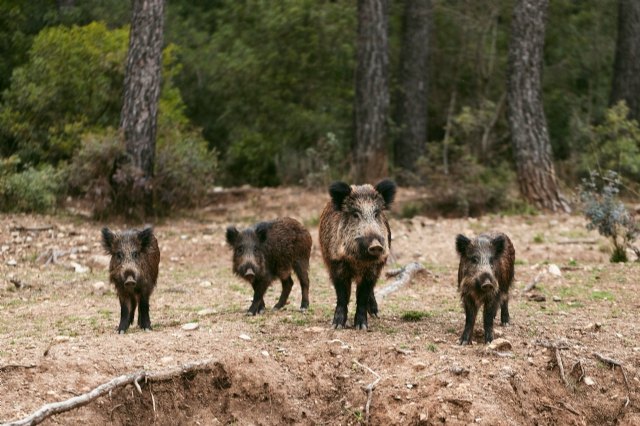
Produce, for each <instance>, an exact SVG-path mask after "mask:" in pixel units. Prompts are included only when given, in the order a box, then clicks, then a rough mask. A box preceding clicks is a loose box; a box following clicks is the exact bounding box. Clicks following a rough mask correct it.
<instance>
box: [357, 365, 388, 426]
mask: <svg viewBox="0 0 640 426" xmlns="http://www.w3.org/2000/svg"><path fill="white" fill-rule="evenodd" d="M353 363H354V364H356V365H357V366H359V367H361V368H364V369H365V370H368V371H369V372H370V373H371V374H373V375H374V376H376V379H375V380H374V381H373V382H371V383H369V384H368V385H367V386H363V387H362V390H363V391H364V392H365V393H366V394H367V402H366V404H365V405H364V423H365V424H369V409H370V408H371V398H372V397H373V390H374V389H375V387H376V385H377V384H378V382H379V381H380V379H382V377H381V376H380V375H379V374H378V373H376V372H375V371H373V370H372V369H370V368H369V367H367V366H366V365H364V364H360V363H359V362H358V360H357V359H354V360H353Z"/></svg>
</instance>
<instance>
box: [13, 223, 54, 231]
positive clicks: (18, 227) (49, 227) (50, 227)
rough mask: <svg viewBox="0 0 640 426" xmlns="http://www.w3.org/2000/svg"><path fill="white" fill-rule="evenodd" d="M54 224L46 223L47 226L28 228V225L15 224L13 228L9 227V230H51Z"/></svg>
mask: <svg viewBox="0 0 640 426" xmlns="http://www.w3.org/2000/svg"><path fill="white" fill-rule="evenodd" d="M53 228H54V227H53V225H46V226H36V227H33V228H28V227H26V226H13V227H11V228H9V230H10V231H11V232H15V231H17V232H42V231H49V230H51V229H53Z"/></svg>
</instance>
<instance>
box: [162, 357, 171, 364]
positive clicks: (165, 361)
mask: <svg viewBox="0 0 640 426" xmlns="http://www.w3.org/2000/svg"><path fill="white" fill-rule="evenodd" d="M160 363H161V364H162V365H169V364H172V363H173V357H172V356H163V357H162V358H160Z"/></svg>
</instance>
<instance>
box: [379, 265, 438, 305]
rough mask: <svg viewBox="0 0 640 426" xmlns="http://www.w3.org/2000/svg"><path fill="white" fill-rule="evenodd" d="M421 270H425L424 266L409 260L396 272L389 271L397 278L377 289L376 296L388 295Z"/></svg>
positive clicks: (383, 296)
mask: <svg viewBox="0 0 640 426" xmlns="http://www.w3.org/2000/svg"><path fill="white" fill-rule="evenodd" d="M421 271H426V269H424V266H422V265H421V264H419V263H418V262H411V263H409V264H407V265H406V266H405V267H404V268H402V269H401V270H400V272H398V273H396V272H395V271H390V272H392V273H393V274H394V275H397V278H396V279H395V281H394V282H392V283H391V284H389V285H388V286H385V287H384V288H382V289H380V290H379V291H377V292H376V297H377V298H380V299H382V298H385V297H387V296H388V295H390V294H391V293H393V292H394V291H397V290H399V289H400V288H401V287H403V286H405V285H406V284H407V283H409V282H410V281H411V279H412V278H413V276H414V275H415V274H417V273H419V272H421ZM394 275H392V276H394Z"/></svg>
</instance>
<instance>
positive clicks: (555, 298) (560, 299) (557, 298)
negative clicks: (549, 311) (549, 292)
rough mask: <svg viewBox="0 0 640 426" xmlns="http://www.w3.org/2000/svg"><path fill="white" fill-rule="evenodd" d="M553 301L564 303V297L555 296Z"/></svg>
mask: <svg viewBox="0 0 640 426" xmlns="http://www.w3.org/2000/svg"><path fill="white" fill-rule="evenodd" d="M553 301H554V302H562V297H560V296H553Z"/></svg>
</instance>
